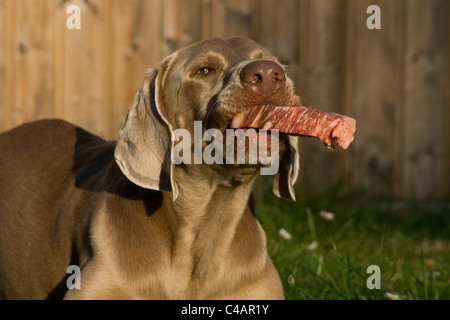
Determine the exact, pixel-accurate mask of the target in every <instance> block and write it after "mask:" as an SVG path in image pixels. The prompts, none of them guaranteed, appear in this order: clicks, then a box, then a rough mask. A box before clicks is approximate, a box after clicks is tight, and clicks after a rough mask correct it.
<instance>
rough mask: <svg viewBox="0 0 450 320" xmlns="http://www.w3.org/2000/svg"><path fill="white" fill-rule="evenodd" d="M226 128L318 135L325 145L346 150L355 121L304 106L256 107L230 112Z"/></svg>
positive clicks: (352, 134) (354, 129)
mask: <svg viewBox="0 0 450 320" xmlns="http://www.w3.org/2000/svg"><path fill="white" fill-rule="evenodd" d="M229 126H230V128H233V129H237V128H255V129H265V130H275V129H276V130H279V131H280V132H282V133H286V134H291V135H302V136H309V137H315V138H318V139H319V140H320V141H322V142H323V143H325V145H327V147H329V148H334V146H335V145H336V144H337V145H338V146H340V147H341V148H342V149H347V148H348V146H349V145H350V143H351V142H352V141H353V139H354V134H355V131H356V120H355V119H353V118H350V117H348V116H345V115H340V114H337V113H331V112H325V111H321V110H318V109H314V108H309V107H304V106H270V105H265V106H264V105H263V106H256V107H253V108H251V109H250V110H247V111H244V112H240V113H237V114H235V115H234V117H233V119H232V120H231V122H230V124H229Z"/></svg>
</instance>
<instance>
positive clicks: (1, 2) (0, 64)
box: [0, 0, 8, 132]
mask: <svg viewBox="0 0 450 320" xmlns="http://www.w3.org/2000/svg"><path fill="white" fill-rule="evenodd" d="M6 19H7V12H6V0H0V132H3V131H4V130H5V129H6V117H7V116H6V113H7V109H6V108H7V105H6V100H7V99H6V95H7V92H6V85H7V82H6V66H7V61H6V56H7V53H6V51H7V50H8V47H7V41H6V39H7V37H8V29H7V27H6V25H7V21H6Z"/></svg>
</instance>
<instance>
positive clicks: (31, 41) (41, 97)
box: [12, 0, 55, 125]
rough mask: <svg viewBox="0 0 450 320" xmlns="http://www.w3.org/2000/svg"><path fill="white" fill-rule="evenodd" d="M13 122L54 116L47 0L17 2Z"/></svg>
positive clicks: (50, 7) (50, 19)
mask: <svg viewBox="0 0 450 320" xmlns="http://www.w3.org/2000/svg"><path fill="white" fill-rule="evenodd" d="M15 5H16V11H15V12H16V14H17V15H16V18H15V30H16V42H15V43H14V47H13V48H14V50H15V52H14V55H15V62H14V63H15V66H14V68H15V90H14V95H15V98H14V99H15V101H16V103H15V104H14V106H13V110H12V111H13V112H12V122H13V125H18V124H21V123H23V122H25V121H30V120H36V119H41V118H47V117H52V116H53V85H54V82H53V50H52V49H53V33H52V27H53V19H54V18H55V12H54V10H53V9H54V7H53V5H52V3H51V2H50V1H46V0H31V1H20V2H16V3H15Z"/></svg>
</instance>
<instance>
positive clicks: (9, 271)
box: [0, 120, 113, 299]
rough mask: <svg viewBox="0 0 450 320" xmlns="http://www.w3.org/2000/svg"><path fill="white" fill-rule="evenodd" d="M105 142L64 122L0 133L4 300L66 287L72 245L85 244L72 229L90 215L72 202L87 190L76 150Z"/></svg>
mask: <svg viewBox="0 0 450 320" xmlns="http://www.w3.org/2000/svg"><path fill="white" fill-rule="evenodd" d="M81 137H82V138H81ZM105 143H106V142H105V141H103V140H102V139H100V138H98V137H96V136H94V135H91V134H89V133H87V132H86V131H84V130H82V129H80V128H78V127H76V126H74V125H72V124H70V123H67V122H65V121H62V120H42V121H37V122H33V123H27V124H24V125H22V126H20V127H17V128H15V129H13V130H11V131H8V132H5V133H3V134H1V135H0V299H1V298H3V299H4V298H7V299H18V298H20V299H24V298H25V299H42V298H46V297H52V295H55V294H57V293H58V292H57V290H58V288H62V289H63V291H64V290H66V288H65V286H66V283H65V276H66V274H65V273H64V272H65V270H66V268H67V266H68V265H69V263H70V261H71V258H73V257H71V255H73V252H72V249H73V248H72V246H73V243H76V241H78V242H80V245H81V243H82V242H83V239H73V238H74V234H76V233H75V232H74V228H75V229H76V228H83V225H85V224H86V223H87V222H88V221H87V220H88V215H89V212H87V210H79V209H77V208H76V206H74V205H72V204H75V203H76V198H77V197H79V196H81V194H80V193H81V192H88V191H80V189H77V188H75V180H76V179H75V174H74V172H75V171H76V170H77V168H76V167H77V164H78V167H80V166H83V163H81V164H80V163H78V162H80V161H79V160H77V159H76V155H77V153H76V150H77V148H78V149H82V150H86V149H89V147H90V146H96V145H97V146H100V145H102V144H103V145H104V144H105ZM112 150H113V149H112ZM77 161H78V162H77ZM81 182H83V181H81ZM61 204H64V205H63V206H62V205H61ZM74 214H77V219H76V220H77V224H76V225H75V224H74V219H73V215H74ZM80 221H81V223H80ZM74 241H75V242H74ZM58 284H59V286H58Z"/></svg>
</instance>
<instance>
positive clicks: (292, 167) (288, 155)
mask: <svg viewBox="0 0 450 320" xmlns="http://www.w3.org/2000/svg"><path fill="white" fill-rule="evenodd" d="M287 140H288V143H287V146H286V149H285V150H284V152H283V153H282V154H280V166H279V170H278V172H277V174H276V175H275V177H274V180H273V193H274V194H275V195H276V196H277V197H279V198H283V199H286V200H291V201H295V191H294V184H295V181H297V176H298V168H299V155H298V137H296V136H288V137H287Z"/></svg>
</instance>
